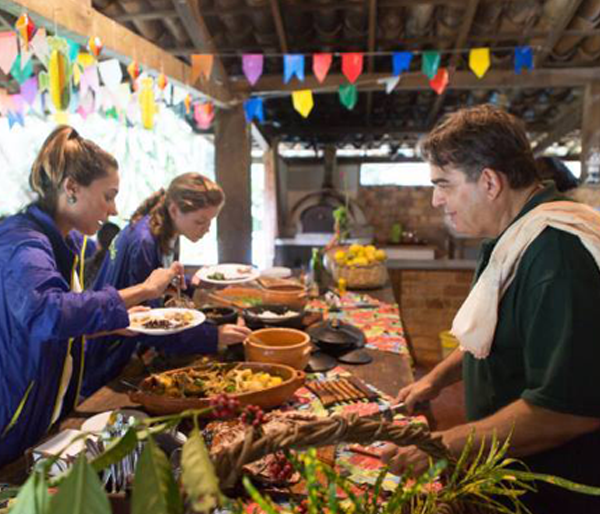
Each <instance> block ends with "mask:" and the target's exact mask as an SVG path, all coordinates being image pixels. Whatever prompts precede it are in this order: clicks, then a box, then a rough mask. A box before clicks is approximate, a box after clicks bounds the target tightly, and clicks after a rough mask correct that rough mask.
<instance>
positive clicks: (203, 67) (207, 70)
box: [192, 54, 215, 84]
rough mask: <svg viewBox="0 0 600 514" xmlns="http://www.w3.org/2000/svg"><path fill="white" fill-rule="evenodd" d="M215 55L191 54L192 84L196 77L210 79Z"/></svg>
mask: <svg viewBox="0 0 600 514" xmlns="http://www.w3.org/2000/svg"><path fill="white" fill-rule="evenodd" d="M214 60H215V57H214V55H211V54H193V55H192V84H193V83H195V82H196V80H198V77H204V79H205V80H209V79H210V74H211V73H212V69H213V64H214Z"/></svg>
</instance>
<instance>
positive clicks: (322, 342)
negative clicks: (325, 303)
mask: <svg viewBox="0 0 600 514" xmlns="http://www.w3.org/2000/svg"><path fill="white" fill-rule="evenodd" d="M307 332H308V334H309V335H310V337H311V339H312V341H313V343H314V344H315V345H317V346H318V347H319V348H320V349H322V350H323V351H325V352H328V353H333V354H338V353H344V352H347V351H348V350H351V349H353V348H362V347H363V346H364V345H365V334H364V333H363V331H362V330H360V329H359V328H357V327H355V326H354V325H350V323H344V322H343V321H339V320H338V319H335V318H333V319H328V320H326V321H323V322H322V323H319V324H317V325H313V326H311V327H310V328H309V329H308V330H307Z"/></svg>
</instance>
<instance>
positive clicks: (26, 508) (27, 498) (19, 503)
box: [10, 473, 50, 514]
mask: <svg viewBox="0 0 600 514" xmlns="http://www.w3.org/2000/svg"><path fill="white" fill-rule="evenodd" d="M49 504H50V494H49V493H48V484H47V483H46V480H45V479H44V476H43V475H42V474H41V473H33V474H32V475H31V476H30V477H29V478H28V479H27V482H25V484H24V485H23V487H22V488H21V490H20V491H19V494H18V495H17V498H16V500H15V504H14V506H13V508H12V509H10V514H46V513H47V512H48V506H49Z"/></svg>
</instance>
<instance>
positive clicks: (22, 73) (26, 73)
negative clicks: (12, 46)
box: [10, 54, 33, 84]
mask: <svg viewBox="0 0 600 514" xmlns="http://www.w3.org/2000/svg"><path fill="white" fill-rule="evenodd" d="M32 73H33V61H32V60H31V59H29V62H28V63H27V65H26V66H25V67H24V68H21V54H19V55H17V58H16V59H15V61H14V62H13V65H12V68H11V69H10V74H11V75H12V76H13V77H14V78H15V80H16V81H17V82H18V83H19V84H23V82H25V81H26V80H27V79H28V78H29V77H31V74H32Z"/></svg>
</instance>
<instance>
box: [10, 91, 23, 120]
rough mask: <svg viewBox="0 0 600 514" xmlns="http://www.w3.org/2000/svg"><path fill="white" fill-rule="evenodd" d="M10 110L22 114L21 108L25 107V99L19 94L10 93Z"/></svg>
mask: <svg viewBox="0 0 600 514" xmlns="http://www.w3.org/2000/svg"><path fill="white" fill-rule="evenodd" d="M8 98H9V102H10V110H11V111H12V112H14V113H16V114H21V115H23V109H24V107H25V100H24V99H23V97H22V96H21V95H10V96H9V97H8Z"/></svg>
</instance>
